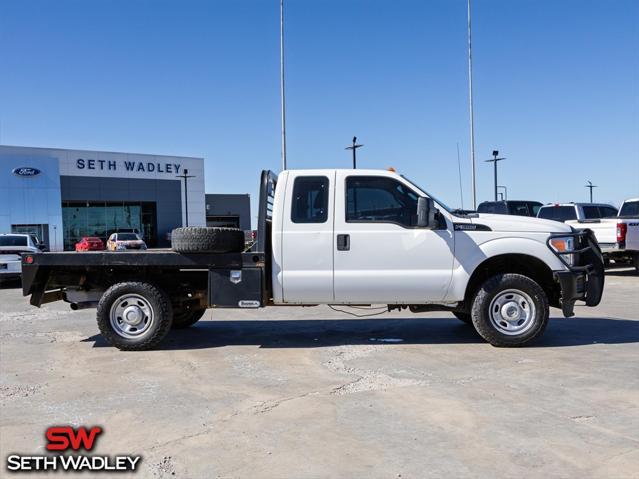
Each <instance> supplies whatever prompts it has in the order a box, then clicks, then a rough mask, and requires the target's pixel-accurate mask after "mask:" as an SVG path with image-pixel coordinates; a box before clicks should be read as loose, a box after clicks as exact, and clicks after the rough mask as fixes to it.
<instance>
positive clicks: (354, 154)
mask: <svg viewBox="0 0 639 479" xmlns="http://www.w3.org/2000/svg"><path fill="white" fill-rule="evenodd" d="M362 146H364V145H358V144H357V137H356V136H354V137H353V144H352V145H351V146H347V147H346V148H344V149H345V150H353V169H354V170H356V169H357V149H358V148H361V147H362Z"/></svg>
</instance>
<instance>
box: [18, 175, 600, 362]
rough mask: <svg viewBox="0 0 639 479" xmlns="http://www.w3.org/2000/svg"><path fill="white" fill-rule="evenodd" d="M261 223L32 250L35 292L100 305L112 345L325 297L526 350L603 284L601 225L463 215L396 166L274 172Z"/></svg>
mask: <svg viewBox="0 0 639 479" xmlns="http://www.w3.org/2000/svg"><path fill="white" fill-rule="evenodd" d="M258 223H259V224H258V235H257V237H258V241H257V243H256V244H255V245H254V246H253V247H252V248H251V249H249V250H248V251H243V248H244V235H243V234H242V232H241V231H239V230H233V229H225V228H200V227H196V228H193V227H191V228H178V229H176V230H174V231H173V235H172V244H173V251H170V250H149V251H136V252H132V251H126V252H122V253H119V254H117V255H116V254H112V253H107V252H88V253H84V254H76V253H74V252H64V253H44V254H40V255H28V254H27V255H23V258H22V261H23V275H24V280H23V293H24V295H25V296H26V295H31V304H33V305H36V306H40V305H41V304H43V303H46V302H49V301H55V300H60V299H62V300H65V301H67V302H69V303H71V307H72V309H80V308H86V307H97V320H98V326H99V328H100V331H101V332H102V334H103V336H104V337H105V338H106V339H107V341H108V342H110V343H111V344H112V345H114V346H116V347H118V348H120V349H124V350H142V349H150V348H152V347H154V346H156V345H157V344H158V343H159V342H160V341H161V340H162V339H163V338H164V337H165V336H166V335H167V334H168V333H169V331H170V329H171V328H172V327H173V328H176V327H187V326H190V325H192V324H194V323H195V322H197V320H198V319H200V318H201V317H202V315H203V312H204V310H205V309H206V308H208V307H218V308H219V307H226V308H238V307H239V308H257V307H262V306H271V305H272V306H280V305H282V306H284V305H318V304H330V305H332V304H338V305H357V306H359V307H361V306H362V305H371V304H386V305H388V309H389V310H405V309H407V310H409V311H411V312H415V313H418V312H424V311H448V312H451V313H453V314H454V315H455V316H457V317H458V318H459V319H461V320H462V321H464V322H466V323H469V324H472V325H473V326H474V327H475V329H476V330H477V332H478V333H479V334H480V335H481V336H482V337H483V338H484V339H486V340H487V341H489V342H490V343H491V344H493V345H494V346H520V345H523V344H526V343H528V342H530V341H532V340H533V339H535V338H537V337H539V336H540V335H541V334H542V332H543V331H544V329H545V328H546V325H547V324H548V316H549V306H553V307H557V308H561V309H562V311H563V314H564V315H565V316H572V315H573V314H574V313H573V307H574V304H575V301H577V300H581V301H584V302H585V304H586V305H588V306H596V305H597V304H598V303H599V301H600V299H601V296H602V292H603V285H604V276H603V260H602V256H601V252H600V250H599V247H598V245H597V241H596V240H595V238H594V236H593V235H592V233H591V232H589V231H581V232H576V231H574V230H573V229H572V228H571V227H569V226H566V225H564V224H563V223H558V222H556V221H546V220H540V219H537V218H526V217H517V216H504V215H488V214H487V215H482V214H473V215H464V214H456V213H455V212H454V211H452V210H450V209H449V208H447V207H446V206H445V205H444V204H443V203H442V202H440V201H438V200H437V199H435V198H434V197H433V196H432V195H429V194H428V193H427V192H426V191H425V190H423V189H422V188H420V187H418V186H417V185H415V184H414V183H413V182H411V181H409V180H408V179H407V178H405V177H403V176H401V175H399V174H397V173H395V172H392V171H380V170H350V169H349V170H287V171H283V172H282V173H280V175H279V177H277V176H275V175H274V174H273V173H272V172H269V171H264V172H263V173H262V179H261V189H260V200H259V217H258ZM292 311H294V310H292ZM360 312H361V310H360Z"/></svg>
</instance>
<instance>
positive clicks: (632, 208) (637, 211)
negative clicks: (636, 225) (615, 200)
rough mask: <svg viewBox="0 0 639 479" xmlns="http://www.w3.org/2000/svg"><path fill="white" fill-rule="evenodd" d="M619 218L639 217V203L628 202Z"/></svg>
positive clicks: (622, 208)
mask: <svg viewBox="0 0 639 479" xmlns="http://www.w3.org/2000/svg"><path fill="white" fill-rule="evenodd" d="M619 216H639V201H626V202H625V203H624V204H623V206H622V207H621V211H620V212H619Z"/></svg>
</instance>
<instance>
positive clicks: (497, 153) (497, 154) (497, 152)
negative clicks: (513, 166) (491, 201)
mask: <svg viewBox="0 0 639 479" xmlns="http://www.w3.org/2000/svg"><path fill="white" fill-rule="evenodd" d="M498 156H499V151H498V150H493V159H492V160H486V163H493V165H494V172H495V201H497V162H498V161H502V160H505V159H506V158H497V157H498Z"/></svg>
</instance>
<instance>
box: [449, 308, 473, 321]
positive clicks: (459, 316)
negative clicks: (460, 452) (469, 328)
mask: <svg viewBox="0 0 639 479" xmlns="http://www.w3.org/2000/svg"><path fill="white" fill-rule="evenodd" d="M453 314H454V315H455V317H456V318H457V319H459V320H460V321H463V322H464V323H466V324H473V318H472V317H471V315H470V313H462V312H461V311H453Z"/></svg>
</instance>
